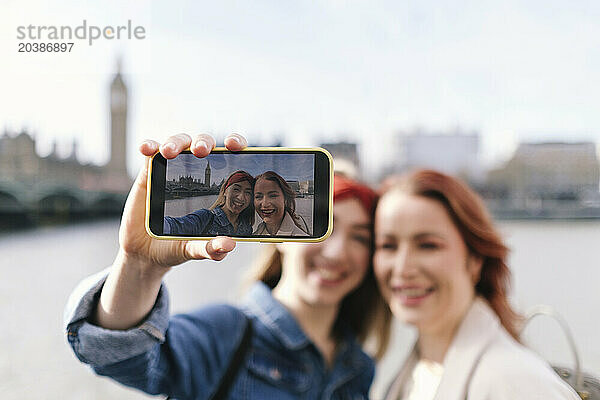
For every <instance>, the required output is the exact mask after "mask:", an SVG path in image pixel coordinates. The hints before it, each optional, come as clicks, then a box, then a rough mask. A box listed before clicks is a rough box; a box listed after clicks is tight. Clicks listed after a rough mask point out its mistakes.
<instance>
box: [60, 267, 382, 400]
mask: <svg viewBox="0 0 600 400" xmlns="http://www.w3.org/2000/svg"><path fill="white" fill-rule="evenodd" d="M105 274H106V272H105V271H103V272H102V273H100V274H97V275H94V276H91V277H89V278H88V279H87V280H84V281H83V282H82V283H80V285H79V286H78V288H77V289H76V290H75V291H74V292H73V293H72V295H71V297H70V299H69V302H68V304H67V307H66V309H65V325H66V333H67V341H68V343H69V344H70V346H71V347H72V349H73V351H74V352H75V355H76V356H77V357H78V358H79V359H80V360H81V361H83V362H85V363H88V364H90V365H91V367H92V368H93V370H94V371H95V372H96V373H97V374H99V375H105V376H110V377H112V378H113V379H115V380H116V381H118V382H121V383H122V384H124V385H127V386H131V387H135V388H137V389H139V390H142V391H144V392H146V393H149V394H165V395H169V396H171V397H173V398H177V399H208V398H209V397H210V396H211V395H212V394H213V393H214V391H215V390H216V389H217V385H218V383H219V380H220V378H221V376H222V375H223V374H224V372H225V370H226V369H227V366H228V365H229V361H230V359H231V357H232V356H233V354H234V352H235V350H236V349H237V347H238V344H239V343H240V340H241V336H242V333H243V329H242V327H243V326H244V321H243V319H244V318H243V315H242V314H240V312H243V313H245V314H246V316H248V317H249V318H250V319H251V320H252V327H253V328H252V329H253V331H252V341H251V344H250V347H249V349H248V351H247V353H246V357H245V361H244V364H243V365H242V366H241V368H239V370H238V372H237V376H236V377H235V379H234V383H233V386H232V388H231V390H230V392H229V398H230V399H261V400H262V399H278V400H286V399H340V400H341V399H351V400H354V399H356V400H358V399H366V398H367V397H368V391H369V387H370V385H371V382H372V379H373V375H374V363H373V360H372V359H371V358H369V357H368V356H367V355H366V354H365V353H364V352H363V351H362V350H361V348H360V346H359V344H358V343H357V342H356V341H355V339H354V338H353V336H352V335H351V334H350V333H349V332H347V334H346V335H345V338H344V340H343V341H342V343H341V344H340V345H339V349H338V352H337V355H336V357H335V361H334V364H333V366H332V367H331V368H327V366H326V364H325V361H324V359H323V357H322V356H321V354H320V353H319V351H318V350H317V348H316V347H315V346H314V345H313V344H312V343H311V341H310V340H309V339H308V338H307V337H306V335H305V334H304V333H303V331H302V330H301V329H300V326H299V325H298V323H297V322H296V320H295V319H294V318H293V316H292V315H291V314H290V313H289V311H287V310H286V308H285V307H283V305H282V304H281V303H279V302H278V301H276V300H275V299H274V298H273V297H272V296H271V291H270V289H269V288H268V287H267V286H266V285H264V284H263V283H257V284H255V285H254V286H253V287H252V289H251V291H250V293H249V294H248V296H247V297H246V299H245V301H244V302H243V305H242V306H241V307H239V308H238V307H233V306H229V305H212V306H207V307H203V308H200V309H198V310H196V311H194V312H191V313H188V314H180V315H175V316H172V317H169V311H168V307H169V305H168V302H169V301H168V293H167V289H166V287H165V286H164V284H163V286H162V287H161V289H160V292H159V295H158V298H157V300H156V303H155V305H154V308H153V309H152V311H151V312H150V314H149V315H148V317H147V318H146V319H145V321H144V322H143V323H141V324H140V325H139V326H138V327H136V328H132V329H130V330H126V331H113V330H108V329H103V328H100V327H98V326H95V325H92V324H90V323H89V322H88V321H87V319H88V318H89V316H90V315H91V313H92V312H93V310H94V308H95V307H96V304H97V301H98V297H99V294H100V291H101V289H102V285H103V284H104V281H105V279H106V277H105V276H104V275H105Z"/></svg>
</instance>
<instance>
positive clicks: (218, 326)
mask: <svg viewBox="0 0 600 400" xmlns="http://www.w3.org/2000/svg"><path fill="white" fill-rule="evenodd" d="M172 319H173V320H175V321H188V323H190V324H194V325H203V326H206V327H208V328H211V329H212V330H214V331H216V332H225V333H226V332H231V331H234V332H236V331H238V330H239V329H240V328H241V327H244V326H245V324H246V322H247V321H246V317H245V314H244V312H243V311H242V310H240V309H239V308H237V307H234V306H232V305H229V304H211V305H208V306H205V307H202V308H199V309H197V310H195V311H193V312H190V313H186V314H177V315H174V316H173V317H172Z"/></svg>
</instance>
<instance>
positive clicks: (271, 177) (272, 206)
mask: <svg viewBox="0 0 600 400" xmlns="http://www.w3.org/2000/svg"><path fill="white" fill-rule="evenodd" d="M254 208H255V209H256V212H257V214H258V215H259V216H260V217H261V218H262V222H261V223H260V224H259V225H258V227H257V228H256V230H255V231H254V234H255V235H285V236H309V234H310V232H309V229H308V226H307V224H306V222H305V221H304V220H303V219H302V218H301V217H299V216H298V215H296V194H295V193H294V191H293V190H292V188H291V187H290V185H288V183H287V182H286V181H285V179H283V178H282V177H281V176H279V175H278V174H277V173H275V172H273V171H267V172H265V173H263V174H260V175H258V176H257V177H256V184H255V186H254Z"/></svg>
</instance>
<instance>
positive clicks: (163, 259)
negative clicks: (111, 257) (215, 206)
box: [119, 134, 246, 273]
mask: <svg viewBox="0 0 600 400" xmlns="http://www.w3.org/2000/svg"><path fill="white" fill-rule="evenodd" d="M214 146H215V140H214V139H213V138H212V137H211V136H209V135H198V136H196V137H195V138H194V139H192V138H191V137H190V136H188V135H186V134H180V135H174V136H171V137H170V138H168V139H167V140H166V141H165V142H164V143H163V144H159V143H158V142H156V141H154V140H146V141H145V142H144V143H143V144H142V145H141V146H140V152H141V153H142V154H143V155H144V156H146V159H145V161H144V166H143V167H142V168H141V170H140V172H139V174H138V176H137V178H136V180H135V182H134V184H133V186H132V188H131V190H130V192H129V196H128V198H127V202H126V203H125V208H124V210H123V216H122V218H121V227H120V229H119V244H120V249H119V253H120V257H126V258H128V259H134V260H136V262H140V263H142V264H145V265H146V264H147V265H153V266H158V267H170V266H174V265H178V264H181V263H183V262H185V261H188V260H190V259H204V258H208V259H213V260H220V259H223V258H224V257H225V255H226V254H227V253H228V252H229V251H231V250H233V248H234V247H235V241H234V240H232V239H230V238H226V237H219V238H215V239H213V240H212V241H210V242H208V243H202V242H194V243H188V242H186V241H158V240H156V239H153V238H152V237H150V236H148V234H147V232H146V230H145V228H144V224H145V220H146V197H147V180H148V172H149V169H150V162H151V157H152V156H154V155H155V154H156V153H157V152H160V154H161V155H162V156H163V157H165V158H166V159H172V158H175V157H177V155H179V153H181V151H183V150H184V149H186V148H190V149H191V151H192V152H193V154H194V155H195V156H196V157H205V156H207V155H208V154H209V153H210V151H211V150H212V149H213V148H214ZM225 147H226V148H227V149H229V150H232V151H240V150H242V149H244V148H245V147H246V139H245V138H244V137H243V136H240V135H236V134H233V135H229V136H228V137H227V138H226V139H225ZM161 272H163V273H164V272H165V271H161Z"/></svg>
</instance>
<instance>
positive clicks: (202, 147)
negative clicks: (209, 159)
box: [190, 133, 216, 158]
mask: <svg viewBox="0 0 600 400" xmlns="http://www.w3.org/2000/svg"><path fill="white" fill-rule="evenodd" d="M215 146H216V142H215V139H214V138H213V137H212V136H210V135H207V134H205V133H203V134H200V135H198V136H196V137H195V138H194V140H192V145H191V147H190V149H191V150H192V153H193V154H194V155H195V156H196V157H200V158H202V157H206V156H207V155H208V154H209V153H210V152H211V151H212V149H214V148H215Z"/></svg>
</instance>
